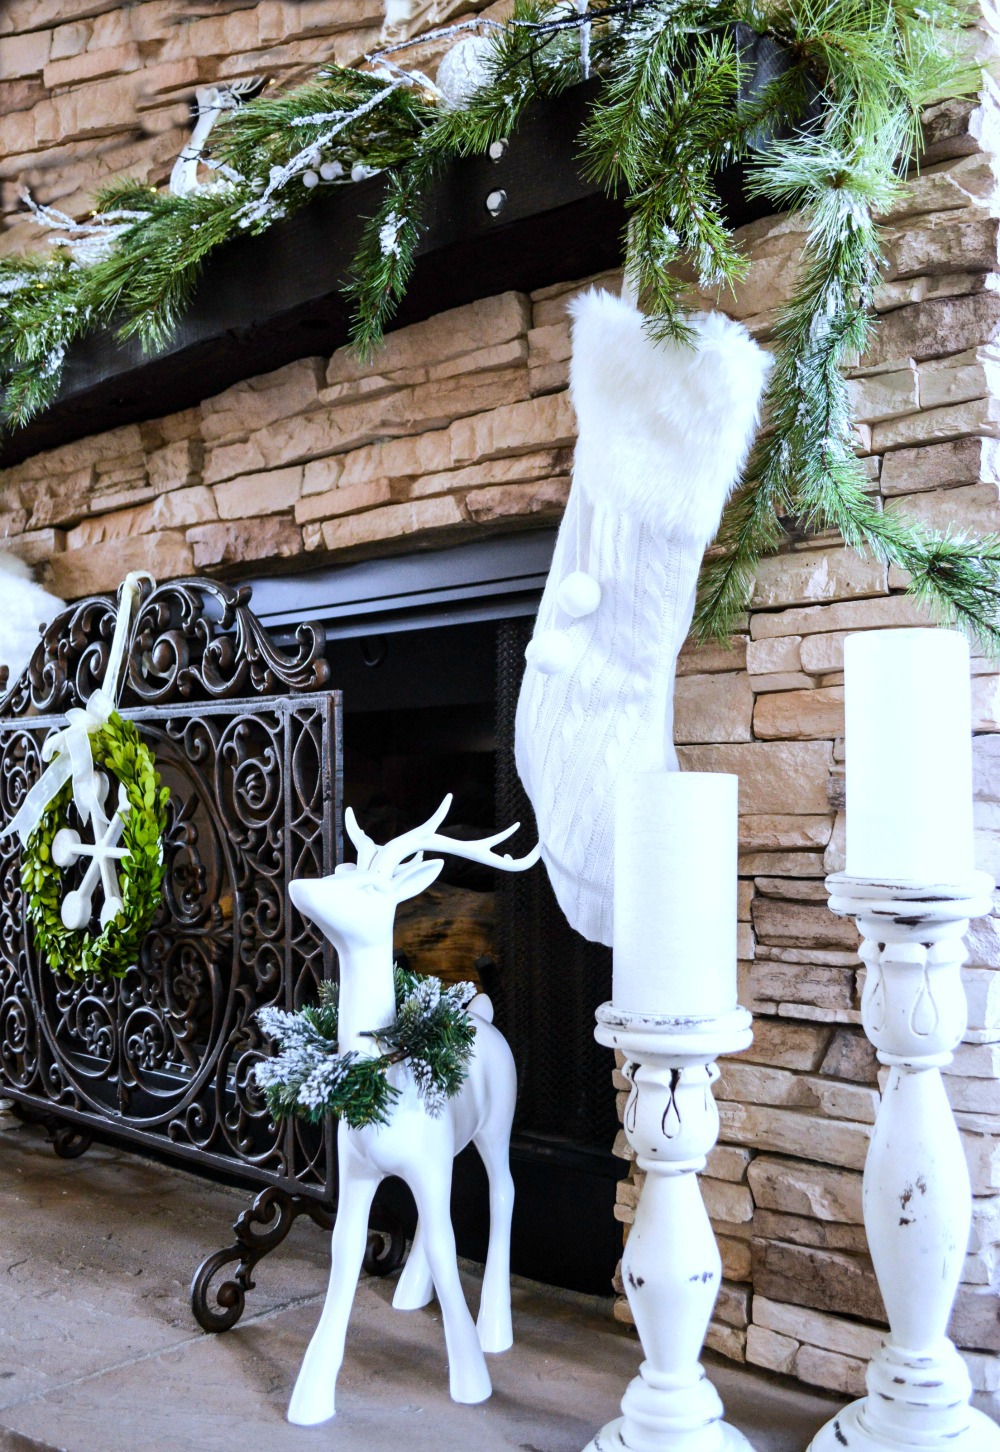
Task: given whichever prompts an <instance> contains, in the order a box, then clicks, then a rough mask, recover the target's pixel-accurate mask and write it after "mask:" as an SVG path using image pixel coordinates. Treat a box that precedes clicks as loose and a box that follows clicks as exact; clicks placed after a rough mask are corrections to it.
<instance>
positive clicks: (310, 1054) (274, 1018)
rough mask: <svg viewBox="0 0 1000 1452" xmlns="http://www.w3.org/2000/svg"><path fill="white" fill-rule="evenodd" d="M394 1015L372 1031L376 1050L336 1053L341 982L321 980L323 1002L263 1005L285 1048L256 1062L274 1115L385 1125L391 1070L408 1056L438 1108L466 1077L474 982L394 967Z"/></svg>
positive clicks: (269, 1028)
mask: <svg viewBox="0 0 1000 1452" xmlns="http://www.w3.org/2000/svg"><path fill="white" fill-rule="evenodd" d="M394 979H395V990H396V1022H395V1023H394V1024H392V1025H391V1026H390V1027H388V1028H384V1029H379V1030H378V1031H377V1032H372V1033H371V1034H369V1035H368V1036H369V1037H370V1038H371V1039H372V1040H373V1041H374V1043H375V1045H376V1046H377V1048H378V1050H379V1052H378V1054H377V1055H376V1056H375V1057H372V1058H366V1057H364V1056H362V1055H360V1054H357V1053H355V1052H353V1051H352V1052H348V1053H345V1054H341V1053H338V1052H337V1031H338V1005H339V987H338V985H337V984H336V983H321V984H320V986H319V1002H318V1003H317V1004H315V1005H309V1006H307V1007H305V1008H301V1009H299V1010H298V1012H297V1013H288V1012H286V1011H285V1010H284V1009H280V1008H262V1009H260V1010H259V1011H258V1013H257V1021H258V1023H259V1024H260V1026H261V1028H262V1029H263V1031H264V1033H265V1034H266V1035H267V1036H268V1037H269V1038H272V1039H274V1040H275V1042H276V1043H277V1044H278V1045H279V1047H280V1053H279V1054H278V1055H277V1056H276V1057H275V1058H273V1059H265V1060H264V1061H263V1062H261V1063H259V1064H258V1065H257V1067H256V1070H255V1074H256V1079H257V1085H258V1087H259V1088H260V1089H261V1090H262V1091H263V1094H264V1098H265V1100H266V1102H267V1107H268V1109H269V1111H270V1113H271V1114H272V1116H273V1117H274V1118H275V1119H276V1120H282V1119H289V1118H293V1117H297V1118H300V1119H307V1120H309V1121H310V1122H311V1123H313V1124H315V1123H317V1122H318V1121H319V1120H321V1119H323V1118H325V1116H326V1115H328V1114H333V1115H336V1116H337V1117H338V1118H341V1119H344V1120H345V1121H346V1123H347V1124H349V1125H350V1127H351V1128H352V1129H363V1128H364V1126H365V1125H369V1124H387V1123H388V1121H389V1115H390V1112H391V1109H392V1106H393V1104H394V1102H395V1101H396V1100H397V1099H398V1098H399V1090H398V1089H397V1088H396V1086H395V1085H394V1084H392V1083H390V1081H389V1079H388V1077H387V1075H388V1071H389V1069H390V1068H391V1067H392V1066H393V1065H394V1064H401V1063H406V1064H408V1066H409V1069H410V1073H411V1074H412V1075H413V1080H414V1083H415V1085H416V1088H417V1092H418V1093H419V1094H420V1097H421V1098H422V1099H423V1101H424V1105H425V1107H426V1109H427V1112H428V1113H429V1114H432V1115H437V1114H440V1112H441V1110H442V1109H443V1107H444V1105H445V1102H446V1101H447V1100H448V1099H450V1098H452V1096H453V1095H455V1094H457V1093H458V1091H459V1089H460V1088H461V1087H462V1085H463V1084H464V1082H465V1078H466V1075H467V1073H468V1069H469V1059H470V1057H471V1055H472V1048H473V1044H474V1043H475V1037H476V1031H475V1027H474V1025H473V1023H472V1020H471V1018H470V1016H469V1014H468V1013H467V1012H466V1005H467V1004H468V1003H469V1002H470V1001H471V999H472V998H474V997H475V993H476V989H475V987H474V985H473V984H471V983H455V984H452V985H451V986H450V987H448V988H444V987H443V986H442V984H441V981H440V979H438V978H422V977H419V976H418V975H417V974H415V973H407V972H405V971H404V970H403V969H402V968H399V967H398V966H397V967H396V968H395V969H394Z"/></svg>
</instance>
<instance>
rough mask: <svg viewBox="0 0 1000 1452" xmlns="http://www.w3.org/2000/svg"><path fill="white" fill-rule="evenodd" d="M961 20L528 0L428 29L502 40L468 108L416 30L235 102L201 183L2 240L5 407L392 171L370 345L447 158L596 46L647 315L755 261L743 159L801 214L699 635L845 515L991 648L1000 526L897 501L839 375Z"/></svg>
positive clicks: (354, 287) (747, 0)
mask: <svg viewBox="0 0 1000 1452" xmlns="http://www.w3.org/2000/svg"><path fill="white" fill-rule="evenodd" d="M966 20H967V16H966V14H965V12H964V11H963V10H962V8H961V7H960V6H958V5H955V4H952V3H951V0H773V3H768V4H767V5H766V6H765V5H764V4H763V3H762V0H594V3H592V4H591V5H590V8H589V9H588V10H586V11H585V12H584V13H583V14H582V15H581V14H579V13H578V12H577V11H576V10H575V8H573V7H571V6H570V5H569V4H567V3H566V0H515V4H514V9H513V13H512V15H511V17H510V18H509V19H508V20H507V21H505V22H503V23H500V22H496V21H475V22H466V23H463V24H462V25H459V26H456V27H452V28H451V29H450V31H449V30H446V31H443V32H433V33H432V35H431V36H424V37H420V40H421V41H426V40H428V39H431V38H433V36H434V35H437V36H439V37H441V36H443V35H445V34H452V35H455V34H462V33H463V32H470V33H471V32H472V31H474V30H477V29H478V30H479V31H480V32H481V33H485V34H487V35H488V36H489V37H490V39H491V47H490V50H489V54H488V57H487V60H486V62H485V77H484V81H483V84H482V85H481V86H479V87H478V88H477V90H476V91H475V93H474V94H473V95H472V97H471V98H470V99H469V100H468V102H467V103H465V104H463V105H462V106H461V107H454V106H450V105H448V104H445V103H444V98H443V97H442V96H441V94H440V92H439V91H438V90H437V88H436V87H435V86H434V85H433V84H432V83H431V82H430V81H429V80H428V79H427V77H426V76H424V75H422V74H421V73H420V72H417V71H407V70H406V69H404V68H403V66H402V65H401V64H400V63H399V57H400V54H401V52H402V53H405V50H406V49H407V46H406V45H403V46H396V47H392V48H390V49H388V50H386V51H382V52H379V53H378V54H377V55H375V56H373V57H370V58H369V59H370V61H371V62H372V69H370V70H365V71H361V70H351V69H343V68H340V67H337V66H329V67H326V68H324V69H323V70H321V71H320V72H319V74H318V75H317V77H316V79H315V80H314V81H311V82H309V83H308V84H306V85H303V86H299V87H297V88H296V89H294V90H291V91H289V92H287V93H286V94H284V95H274V94H271V93H266V94H264V95H262V96H261V97H259V98H258V99H256V100H253V101H250V102H248V103H247V104H245V105H243V106H239V107H237V108H236V109H234V110H233V111H231V112H229V113H227V114H226V115H225V116H224V117H223V119H222V120H221V122H220V123H219V125H218V127H217V128H216V132H215V133H214V135H215V137H216V143H215V146H214V151H213V153H212V155H211V156H210V157H208V158H207V161H208V165H209V166H210V167H211V168H213V171H214V174H215V177H216V181H215V182H214V184H213V185H212V186H211V187H210V188H207V189H203V190H201V191H199V192H196V193H194V194H193V195H189V196H186V197H173V196H168V195H163V194H160V193H158V192H156V191H151V190H150V189H148V188H146V187H142V186H139V185H138V184H135V183H126V184H124V185H118V186H116V187H112V188H109V189H107V190H105V191H104V192H103V193H101V195H100V196H99V197H98V199H97V204H96V210H95V213H94V216H93V219H92V223H91V224H82V225H77V226H76V228H75V229H74V228H73V227H70V228H69V229H67V228H65V227H64V229H63V230H64V231H65V232H66V236H64V238H63V239H62V246H61V247H60V249H59V254H58V255H56V256H55V257H53V258H50V259H45V260H39V259H37V258H5V259H0V383H2V385H3V386H4V390H5V392H4V399H3V405H2V410H0V417H2V420H3V421H5V422H6V423H7V424H8V425H9V426H13V427H16V426H19V425H21V424H24V423H25V422H27V421H28V419H30V418H31V417H32V416H33V415H34V414H36V413H37V412H38V411H39V410H40V409H43V408H45V407H46V406H47V405H48V404H49V403H51V402H52V400H53V399H54V398H55V396H56V394H57V392H58V389H59V382H60V377H61V372H62V365H63V360H64V358H65V355H66V351H67V349H68V348H69V347H70V345H71V344H72V343H73V342H74V341H75V340H76V339H78V338H80V337H82V336H83V335H85V334H86V333H87V332H89V331H91V330H93V329H95V328H107V327H112V326H113V327H116V328H117V329H118V331H119V333H120V334H121V335H122V336H123V337H131V336H135V337H138V338H139V339H140V340H141V341H142V343H143V344H144V346H145V347H146V348H148V349H150V350H154V351H155V350H156V349H158V348H162V347H163V346H164V345H165V343H166V342H167V340H168V339H169V337H170V335H171V333H172V331H173V329H174V328H175V327H176V325H177V322H178V320H179V319H180V318H181V317H182V316H183V314H184V311H185V309H186V308H187V307H188V306H189V304H190V301H191V298H192V296H193V295H194V291H195V289H196V287H197V283H198V279H199V276H200V273H201V269H202V266H203V264H204V261H205V258H206V257H207V256H208V255H209V254H210V253H211V252H212V251H214V250H215V249H217V248H218V247H220V246H222V245H224V244H225V243H226V242H228V241H229V240H231V239H232V238H234V237H238V236H240V235H244V234H246V233H247V232H250V233H260V232H264V231H266V230H267V228H268V227H270V226H272V225H273V224H274V223H275V222H276V221H278V220H279V219H280V218H282V217H285V216H287V215H289V214H290V213H291V212H293V211H295V210H296V209H298V208H299V207H301V206H304V205H306V204H307V203H308V201H309V200H310V199H311V198H313V197H315V196H317V195H319V194H320V192H321V190H322V186H323V184H327V185H347V184H349V183H350V182H351V181H352V180H360V179H362V178H363V177H366V176H370V175H372V174H373V173H374V172H381V173H382V174H383V176H384V179H385V186H384V192H383V197H382V200H381V203H380V205H379V207H378V209H377V211H376V213H375V215H374V216H373V217H372V218H370V220H369V222H368V224H367V226H366V228H365V231H364V235H363V238H362V241H361V244H360V247H359V250H358V253H357V256H356V258H355V262H354V267H353V270H352V274H351V278H350V281H349V284H348V288H347V291H348V295H349V298H350V301H351V304H352V308H353V332H352V337H353V341H354V342H355V343H356V344H357V346H358V347H359V348H360V349H361V350H362V351H363V352H370V351H371V350H372V349H373V348H374V347H375V346H376V345H377V344H378V342H379V340H380V339H381V336H382V333H383V331H384V329H385V327H386V325H387V324H388V322H389V321H390V320H391V318H392V316H393V314H394V312H395V310H396V307H397V305H398V303H399V301H400V299H401V298H402V296H403V295H404V293H405V291H406V287H407V285H408V283H409V280H410V277H411V275H412V272H413V268H414V265H415V260H416V253H417V247H418V244H419V239H420V235H421V229H422V222H423V205H424V199H425V197H426V195H427V191H428V186H429V184H430V182H431V181H432V179H433V177H434V175H435V174H436V173H437V172H438V170H439V169H440V168H441V167H442V166H443V165H444V164H445V163H446V162H448V161H449V160H451V159H452V158H455V157H460V156H468V155H471V154H475V153H482V152H484V151H486V150H487V149H488V147H489V146H490V145H491V144H492V143H494V142H498V141H501V140H503V139H505V138H506V137H508V136H509V135H510V134H511V133H512V132H513V131H514V130H515V128H516V127H517V124H518V122H519V120H520V118H521V116H522V114H523V112H524V109H525V107H526V106H527V105H529V104H530V103H531V102H533V101H535V100H537V99H538V98H540V97H546V96H553V95H556V94H558V93H559V92H560V91H562V90H564V89H565V88H566V87H567V86H570V85H572V84H574V83H576V82H577V81H579V80H581V79H582V78H583V77H584V76H585V75H587V74H589V73H590V71H591V69H593V72H594V73H595V74H597V75H599V76H600V77H601V80H602V84H601V87H600V91H599V94H598V95H597V98H596V99H595V100H594V102H593V104H592V106H591V110H590V113H589V117H588V121H587V124H586V126H585V129H584V134H583V137H582V145H583V155H584V164H585V166H586V167H587V169H588V172H589V174H590V175H591V177H593V178H594V179H595V180H596V181H598V182H599V183H600V184H601V185H602V186H604V187H606V188H607V189H608V190H609V191H611V192H622V193H623V194H625V197H626V205H627V208H628V211H629V233H628V239H629V240H628V251H627V259H626V265H627V267H628V270H629V274H630V277H631V280H632V281H633V283H634V284H635V286H636V288H637V289H638V291H639V292H640V294H641V296H642V299H643V303H644V306H645V308H646V310H647V312H648V314H649V328H650V330H651V333H652V334H653V336H658V337H673V338H677V339H684V338H686V337H687V336H688V332H689V330H688V325H687V313H686V307H685V296H684V283H683V280H682V276H681V273H680V271H679V268H678V264H684V265H686V267H687V268H688V269H689V270H690V269H691V268H693V271H694V274H695V276H696V277H697V279H698V281H699V284H700V285H701V286H702V287H703V288H718V289H719V290H720V292H721V293H724V291H725V289H727V288H731V287H732V286H733V285H734V284H735V283H737V282H738V281H739V280H740V278H742V277H743V276H744V275H745V272H746V268H747V260H746V258H745V256H744V255H743V254H742V253H741V252H740V250H739V248H738V247H737V245H736V241H735V238H734V236H733V232H732V229H731V227H730V226H729V224H728V222H727V221H726V218H725V215H724V212H723V208H722V205H721V202H720V199H719V196H718V193H717V191H716V186H715V177H716V175H717V173H718V171H719V170H720V168H722V167H724V166H727V165H730V164H732V163H734V162H740V161H742V162H744V163H745V164H746V165H747V167H748V171H749V175H750V178H751V187H752V190H753V192H754V193H755V194H759V195H762V196H766V197H767V198H769V199H770V200H771V201H772V202H773V203H774V205H775V206H776V207H784V208H788V209H790V210H793V211H797V212H801V213H802V214H803V215H804V216H805V217H806V218H807V220H808V223H809V231H808V236H807V241H806V244H805V249H804V258H803V267H802V269H801V276H800V281H799V283H798V285H797V287H796V289H795V291H794V293H793V295H792V297H791V298H790V300H789V301H788V303H787V304H786V305H785V307H784V308H783V309H782V311H781V315H780V318H779V321H778V326H777V330H776V337H775V366H774V369H773V371H772V376H771V381H770V385H769V391H768V398H767V419H768V428H767V432H766V433H765V434H764V435H763V436H762V437H761V439H760V441H759V442H758V445H757V448H756V449H755V451H754V453H753V456H752V458H751V460H750V463H749V466H748V468H747V471H746V474H745V476H744V479H743V481H742V484H741V486H740V488H739V490H738V491H737V493H736V495H735V496H734V498H733V500H732V501H731V503H730V506H729V508H728V510H727V512H726V515H725V517H724V519H723V524H722V527H721V530H720V534H719V538H718V541H717V547H716V549H715V550H714V551H713V552H712V557H711V558H710V560H709V562H708V564H707V566H706V568H705V570H704V571H703V576H702V582H701V589H700V592H699V603H698V609H697V613H696V617H695V629H696V631H697V633H698V634H699V635H700V636H701V637H702V638H709V637H712V636H715V637H719V638H725V637H727V636H728V635H729V633H730V632H731V630H732V629H733V627H734V624H735V623H736V622H737V621H738V619H739V616H740V614H741V612H742V611H743V610H745V609H746V607H747V604H748V602H749V600H750V598H751V592H752V588H753V582H754V576H755V572H756V567H757V564H758V561H759V560H760V558H761V556H762V555H764V554H766V553H768V552H770V551H772V550H774V549H775V548H776V547H777V546H778V545H779V544H780V543H781V540H782V538H783V535H784V529H785V524H786V522H787V521H788V520H789V519H791V520H792V521H794V525H795V528H796V529H798V530H801V531H804V532H812V531H817V530H824V529H829V528H834V529H837V530H838V531H839V532H840V533H841V535H842V536H843V538H844V539H845V540H846V542H847V543H848V544H849V545H851V546H853V547H854V548H856V549H858V550H860V551H862V552H865V553H867V554H869V555H872V556H874V557H875V558H876V559H879V560H881V561H884V562H886V563H889V564H893V565H896V566H899V567H900V568H902V569H903V570H905V571H906V572H907V573H908V575H909V589H910V591H911V593H912V594H913V595H914V596H915V597H916V598H918V599H919V600H921V601H922V602H924V603H925V604H926V605H927V606H928V608H929V609H930V610H931V611H932V612H933V613H934V614H935V615H937V616H938V617H939V618H940V619H942V620H943V621H945V622H947V623H955V624H958V625H959V626H961V627H962V628H963V629H965V630H966V631H967V632H968V633H969V634H970V635H972V636H973V637H975V638H976V639H978V640H979V641H980V642H981V643H982V644H983V645H984V646H985V647H986V649H987V650H988V651H989V652H990V653H991V654H994V655H1000V619H998V603H1000V536H997V535H989V536H987V537H985V538H981V539H975V538H970V537H967V536H965V535H961V534H939V533H936V532H934V531H932V530H930V529H928V528H926V527H924V526H923V525H921V524H918V523H916V522H914V521H912V520H907V519H906V518H905V516H900V515H898V514H895V513H893V514H891V515H887V514H885V513H883V512H882V511H881V509H880V507H879V504H878V501H877V500H875V499H872V498H871V497H870V496H869V494H868V493H867V492H866V480H865V478H864V475H863V473H862V470H861V468H860V465H859V463H858V461H857V457H856V452H855V439H854V436H853V429H852V417H851V409H850V399H849V393H848V389H847V387H846V384H845V382H844V377H843V370H844V368H845V366H847V365H848V364H849V362H850V361H851V360H853V359H854V358H856V357H857V356H859V355H860V354H861V353H862V352H863V351H864V348H865V346H866V344H867V342H868V340H869V336H870V330H871V327H872V318H871V308H872V300H873V295H874V290H875V287H876V285H877V283H878V279H879V275H880V267H881V264H882V255H881V249H880V238H879V227H878V223H877V218H878V216H879V215H880V214H882V213H884V212H885V211H886V209H887V208H888V206H889V205H890V204H891V202H892V201H893V199H894V198H895V197H896V196H897V195H898V193H899V190H900V188H901V186H902V185H903V184H904V181H905V177H906V175H907V173H908V171H909V169H910V168H911V166H912V164H913V162H914V160H915V157H916V154H917V150H918V147H919V119H920V113H921V110H922V108H923V107H924V106H926V105H928V104H929V103H931V102H933V101H935V100H938V99H940V98H941V97H942V96H945V95H955V94H961V93H964V92H968V91H973V90H975V89H976V87H977V86H978V83H979V75H978V73H977V72H975V71H971V72H970V71H968V70H967V69H965V68H963V66H962V64H961V63H960V61H959V60H958V59H957V57H958V56H959V54H960V52H961V33H962V26H963V24H964V23H965V22H966ZM584 31H585V33H586V36H587V44H586V45H582V44H581V37H582V36H583V34H584ZM755 36H768V37H771V38H772V39H773V40H775V41H776V42H778V43H779V44H780V45H781V46H782V47H784V49H785V52H786V55H787V58H788V67H787V69H786V70H785V71H784V72H783V73H782V74H781V75H779V76H777V77H776V78H775V79H773V80H772V81H770V82H769V83H768V84H767V85H764V86H763V87H761V86H759V85H758V84H757V83H756V81H755V77H754V75H753V72H752V70H751V68H750V67H751V60H750V56H751V51H750V47H749V41H751V40H753V39H754V38H755ZM768 138H772V139H770V140H769V139H768ZM773 138H779V139H773ZM39 215H40V216H41V217H42V220H46V216H45V209H41V210H40V212H39ZM64 220H66V219H64ZM48 221H49V223H50V224H55V225H60V224H59V222H58V218H57V217H55V218H54V219H53V217H49V218H48ZM722 301H723V305H724V297H723V298H722Z"/></svg>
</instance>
